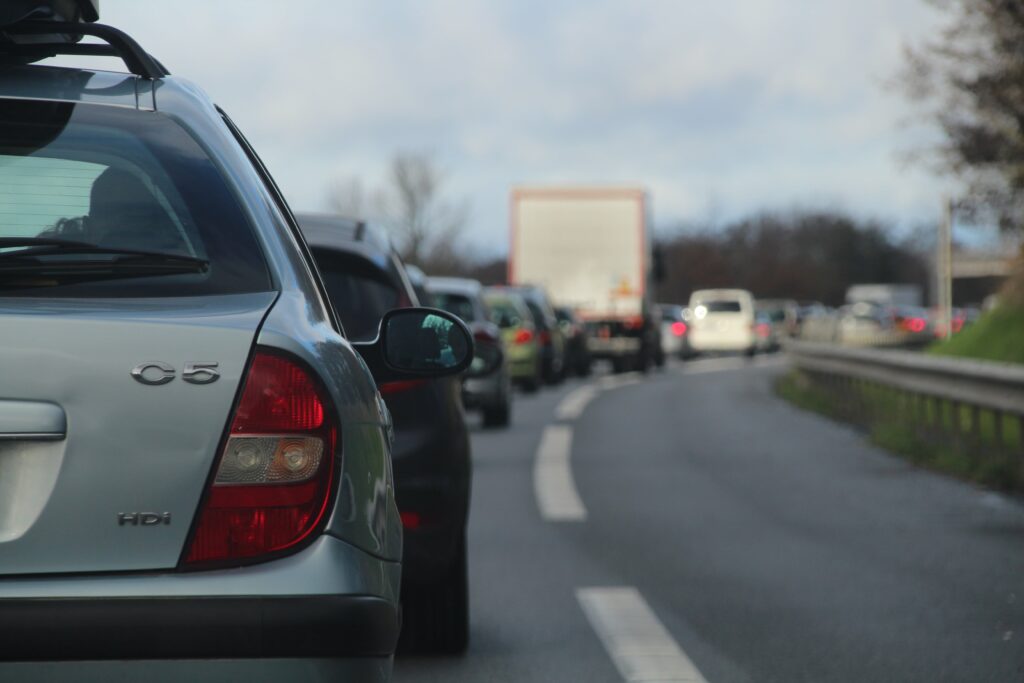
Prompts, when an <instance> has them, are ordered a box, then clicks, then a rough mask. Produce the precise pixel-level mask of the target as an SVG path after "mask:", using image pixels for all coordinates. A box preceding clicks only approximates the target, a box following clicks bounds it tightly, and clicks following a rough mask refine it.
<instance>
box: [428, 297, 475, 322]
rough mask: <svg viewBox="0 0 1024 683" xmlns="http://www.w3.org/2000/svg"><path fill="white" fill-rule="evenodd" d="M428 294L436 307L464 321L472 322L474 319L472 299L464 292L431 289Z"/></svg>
mask: <svg viewBox="0 0 1024 683" xmlns="http://www.w3.org/2000/svg"><path fill="white" fill-rule="evenodd" d="M430 296H431V299H432V302H433V305H434V306H436V307H437V308H440V309H443V310H445V311H448V312H449V313H451V314H453V315H457V316H459V317H460V318H462V319H463V320H465V321H466V322H473V321H475V320H476V311H475V310H474V308H473V301H472V299H470V298H469V297H468V296H465V295H464V294H455V293H452V292H438V291H436V290H432V291H431V292H430Z"/></svg>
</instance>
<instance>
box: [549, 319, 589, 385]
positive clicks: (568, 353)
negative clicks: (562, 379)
mask: <svg viewBox="0 0 1024 683" xmlns="http://www.w3.org/2000/svg"><path fill="white" fill-rule="evenodd" d="M555 317H556V318H557V319H558V327H559V328H560V329H561V330H562V337H563V338H564V339H565V367H566V370H567V371H569V372H575V373H576V374H577V375H580V376H581V377H586V376H587V375H589V374H590V366H591V360H590V351H589V350H588V349H587V336H588V332H587V327H586V325H584V324H583V321H582V320H580V319H579V318H578V317H576V313H575V311H573V310H572V309H571V308H568V307H566V306H556V307H555Z"/></svg>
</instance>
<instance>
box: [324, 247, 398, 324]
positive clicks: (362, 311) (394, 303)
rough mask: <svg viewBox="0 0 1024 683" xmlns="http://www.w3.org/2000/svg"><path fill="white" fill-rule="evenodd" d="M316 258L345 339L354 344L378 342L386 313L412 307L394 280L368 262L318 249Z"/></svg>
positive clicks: (359, 258) (356, 257)
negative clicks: (381, 324) (357, 342)
mask: <svg viewBox="0 0 1024 683" xmlns="http://www.w3.org/2000/svg"><path fill="white" fill-rule="evenodd" d="M313 255H314V257H315V258H316V263H317V268H318V269H319V270H320V276H321V277H322V278H323V281H324V286H325V287H326V288H327V296H328V297H329V298H330V300H331V304H332V305H333V306H334V310H335V311H336V312H337V314H338V317H339V318H340V319H341V324H342V326H343V327H344V328H345V336H347V337H348V338H349V339H351V340H352V341H372V340H374V339H376V338H377V332H378V330H379V328H380V320H381V318H383V317H384V314H385V313H387V312H388V311H390V310H391V309H393V308H400V307H402V306H408V305H409V301H408V299H407V297H403V296H402V290H400V289H399V288H398V284H397V282H396V281H395V279H394V277H392V275H391V274H389V273H388V272H386V271H383V270H381V269H380V268H378V267H377V266H376V265H374V264H373V263H370V262H369V261H367V260H366V259H363V258H361V257H359V256H352V255H348V254H342V253H339V252H336V251H331V250H327V249H316V248H314V249H313Z"/></svg>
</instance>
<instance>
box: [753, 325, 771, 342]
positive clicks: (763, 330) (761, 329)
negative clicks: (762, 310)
mask: <svg viewBox="0 0 1024 683" xmlns="http://www.w3.org/2000/svg"><path fill="white" fill-rule="evenodd" d="M754 332H756V333H757V336H758V337H761V338H762V339H765V338H767V337H768V335H770V334H771V333H772V328H771V326H769V325H768V324H767V323H758V324H757V325H755V326H754Z"/></svg>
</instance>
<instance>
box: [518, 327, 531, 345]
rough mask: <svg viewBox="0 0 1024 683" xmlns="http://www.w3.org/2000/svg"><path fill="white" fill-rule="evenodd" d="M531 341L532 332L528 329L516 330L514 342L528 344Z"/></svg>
mask: <svg viewBox="0 0 1024 683" xmlns="http://www.w3.org/2000/svg"><path fill="white" fill-rule="evenodd" d="M531 341H533V332H531V331H530V330H519V331H518V332H516V337H515V343H516V344H528V343H530V342H531Z"/></svg>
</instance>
